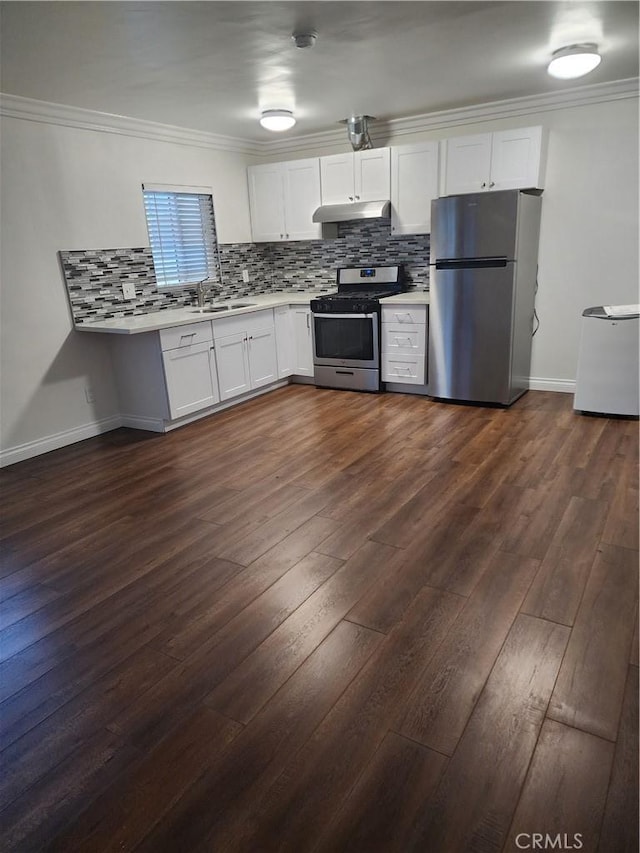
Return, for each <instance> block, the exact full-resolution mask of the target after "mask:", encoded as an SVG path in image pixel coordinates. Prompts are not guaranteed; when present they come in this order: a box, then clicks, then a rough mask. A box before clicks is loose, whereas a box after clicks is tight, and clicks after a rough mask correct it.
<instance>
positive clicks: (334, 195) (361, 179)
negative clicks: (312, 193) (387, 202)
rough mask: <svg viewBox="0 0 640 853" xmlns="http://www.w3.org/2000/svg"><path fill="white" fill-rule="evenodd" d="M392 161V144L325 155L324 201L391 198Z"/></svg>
mask: <svg viewBox="0 0 640 853" xmlns="http://www.w3.org/2000/svg"><path fill="white" fill-rule="evenodd" d="M390 162H391V153H390V149H389V148H370V149H368V150H366V151H349V152H347V153H346V154H332V155H331V156H329V157H321V158H320V182H321V186H322V204H349V203H352V202H358V201H380V200H381V199H387V198H389V197H390V192H391V188H390V184H391V170H390Z"/></svg>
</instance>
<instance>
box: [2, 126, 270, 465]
mask: <svg viewBox="0 0 640 853" xmlns="http://www.w3.org/2000/svg"><path fill="white" fill-rule="evenodd" d="M0 154H1V158H2V160H1V177H2V256H1V264H2V273H1V281H2V291H1V302H0V305H1V315H0V322H1V340H0V345H1V349H0V359H1V360H0V365H1V371H2V375H1V379H2V398H1V406H0V431H1V447H2V449H3V450H4V451H5V453H4V461H5V462H11V461H16V460H18V459H20V458H25V457H26V456H29V455H32V454H33V453H34V452H43V451H45V450H48V449H51V448H53V447H55V446H59V445H62V444H66V443H68V442H69V441H70V440H72V439H78V438H83V437H86V436H88V435H92V434H96V433H97V432H98V431H100V430H101V429H105V428H110V427H112V426H113V425H114V423H115V425H117V415H118V402H117V398H116V391H115V386H114V381H113V376H112V370H111V362H110V356H109V346H108V341H107V340H105V339H102V338H101V336H94V335H88V334H82V333H81V332H75V331H73V324H72V321H71V314H70V311H69V307H68V301H67V297H66V291H65V285H64V278H63V275H62V272H61V269H60V266H59V260H58V255H57V253H58V251H59V250H61V249H62V250H64V249H98V248H122V247H136V246H146V245H148V237H147V232H146V225H145V218H144V211H143V205H142V191H141V184H142V183H143V182H144V181H149V182H155V183H169V184H190V185H197V186H211V187H212V189H213V197H214V204H215V211H216V222H217V226H218V234H219V238H220V241H221V242H225V243H226V242H248V241H249V240H250V222H249V210H248V198H247V183H246V166H247V164H248V163H249V162H253V159H252V158H249V157H247V156H246V155H243V154H237V153H234V152H226V151H216V150H211V149H210V148H209V149H207V148H203V147H195V146H192V145H186V144H185V145H182V144H177V143H169V142H160V141H152V140H149V139H143V138H134V137H130V136H126V135H121V134H116V133H107V132H100V131H93V130H84V129H78V128H73V127H64V126H58V125H54V124H48V123H41V122H35V121H26V120H22V119H17V118H11V117H3V119H2V148H1V151H0ZM86 386H90V387H91V388H92V389H93V391H94V395H95V402H93V403H88V402H87V400H86V398H85V387H86ZM114 418H115V421H114ZM25 445H26V447H25ZM7 451H11V452H8V453H7Z"/></svg>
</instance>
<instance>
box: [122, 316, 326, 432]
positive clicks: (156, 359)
mask: <svg viewBox="0 0 640 853" xmlns="http://www.w3.org/2000/svg"><path fill="white" fill-rule="evenodd" d="M110 344H111V354H112V359H113V365H114V369H115V374H116V382H117V386H118V397H119V401H120V411H121V415H122V420H123V424H124V425H125V426H128V427H132V428H134V429H144V430H151V431H154V432H165V431H166V430H167V429H171V428H172V427H173V426H174V425H177V423H178V422H180V421H181V420H182V419H183V418H189V420H191V419H193V416H195V417H197V416H198V412H202V413H203V414H206V413H207V411H208V410H209V411H210V410H212V409H214V407H216V406H217V405H218V404H220V403H221V402H225V401H226V400H230V399H232V398H234V397H239V396H240V395H242V394H246V393H248V392H250V391H254V390H257V389H260V388H264V387H268V386H269V385H272V384H274V383H275V382H277V381H278V379H279V378H285V377H287V376H292V375H299V376H309V377H313V353H312V348H311V311H310V309H309V307H308V306H307V305H304V306H300V305H298V306H295V305H294V306H289V305H286V306H278V308H276V309H272V308H266V309H260V310H257V311H251V312H247V313H245V314H234V315H231V316H227V317H217V318H216V319H214V320H206V321H204V320H200V321H197V322H195V323H187V324H183V325H181V326H170V327H168V328H166V329H160V330H159V331H149V332H145V333H142V334H132V335H113V336H111V341H110ZM190 416H191V417H190Z"/></svg>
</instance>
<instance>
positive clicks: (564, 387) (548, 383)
mask: <svg viewBox="0 0 640 853" xmlns="http://www.w3.org/2000/svg"><path fill="white" fill-rule="evenodd" d="M529 390H530V391H558V392H560V393H561V394H575V392H576V383H575V380H574V379H573V380H572V379H551V378H547V377H544V376H531V377H530V378H529Z"/></svg>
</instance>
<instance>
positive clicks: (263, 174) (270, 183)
mask: <svg viewBox="0 0 640 853" xmlns="http://www.w3.org/2000/svg"><path fill="white" fill-rule="evenodd" d="M247 174H248V178H249V205H250V207H251V234H252V236H253V242H254V243H262V242H264V243H272V242H274V241H276V240H282V239H284V238H283V234H284V233H285V224H284V194H283V192H282V163H267V164H265V165H264V166H249V168H248V170H247Z"/></svg>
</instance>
